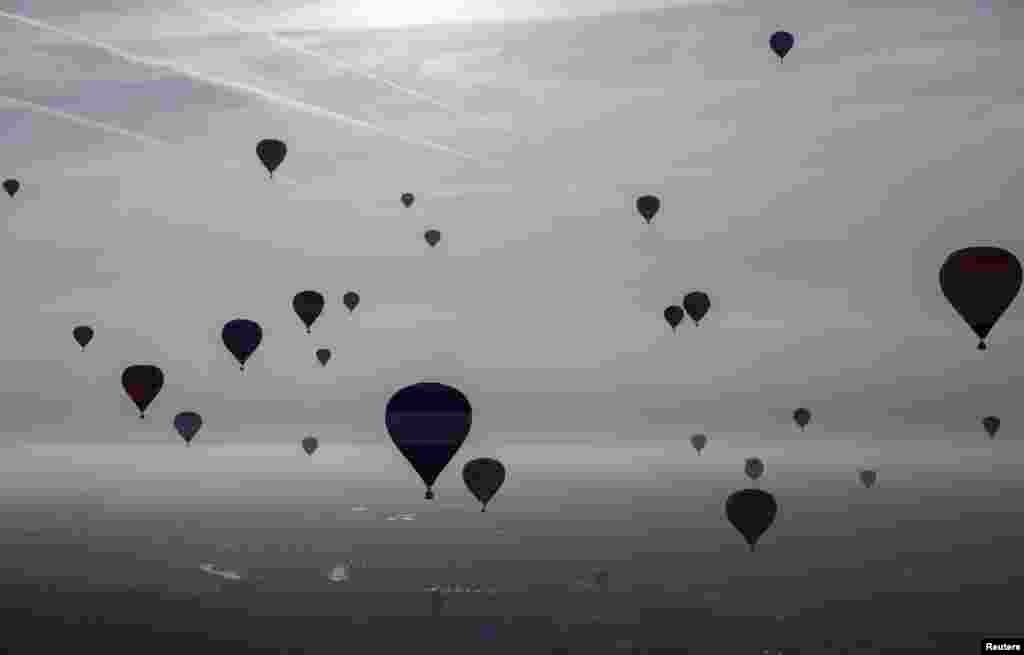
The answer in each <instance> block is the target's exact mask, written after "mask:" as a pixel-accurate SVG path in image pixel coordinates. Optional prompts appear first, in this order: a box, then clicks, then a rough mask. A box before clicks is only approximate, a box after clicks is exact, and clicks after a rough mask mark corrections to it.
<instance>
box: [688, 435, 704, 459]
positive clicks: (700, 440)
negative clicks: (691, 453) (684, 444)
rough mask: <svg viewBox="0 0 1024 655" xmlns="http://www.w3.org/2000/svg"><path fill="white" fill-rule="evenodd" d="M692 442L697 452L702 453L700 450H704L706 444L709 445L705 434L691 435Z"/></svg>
mask: <svg viewBox="0 0 1024 655" xmlns="http://www.w3.org/2000/svg"><path fill="white" fill-rule="evenodd" d="M690 444H691V445H692V446H693V449H694V450H696V451H697V454H698V455H700V451H702V450H704V446H706V445H708V438H707V436H706V435H703V434H695V435H693V436H692V437H690Z"/></svg>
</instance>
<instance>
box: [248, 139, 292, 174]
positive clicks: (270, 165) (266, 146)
mask: <svg viewBox="0 0 1024 655" xmlns="http://www.w3.org/2000/svg"><path fill="white" fill-rule="evenodd" d="M287 154H288V146H286V145H285V144H284V141H279V140H277V139H263V140H262V141H260V142H259V143H257V144H256V156H257V157H259V158H260V161H261V162H263V166H264V167H265V168H266V169H267V172H268V173H270V176H271V177H273V176H274V171H275V170H277V167H278V166H280V165H281V162H283V161H284V157H285V155H287Z"/></svg>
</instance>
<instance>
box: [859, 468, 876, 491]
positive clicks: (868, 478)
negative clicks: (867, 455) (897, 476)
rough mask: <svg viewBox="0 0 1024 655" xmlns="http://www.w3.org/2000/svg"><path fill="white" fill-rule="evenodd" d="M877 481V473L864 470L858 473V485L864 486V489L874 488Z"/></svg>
mask: <svg viewBox="0 0 1024 655" xmlns="http://www.w3.org/2000/svg"><path fill="white" fill-rule="evenodd" d="M877 480H878V473H876V472H875V471H873V470H871V469H865V470H863V471H861V472H860V483H861V484H863V485H864V487H865V488H866V489H870V488H871V487H873V486H875V482H876V481H877Z"/></svg>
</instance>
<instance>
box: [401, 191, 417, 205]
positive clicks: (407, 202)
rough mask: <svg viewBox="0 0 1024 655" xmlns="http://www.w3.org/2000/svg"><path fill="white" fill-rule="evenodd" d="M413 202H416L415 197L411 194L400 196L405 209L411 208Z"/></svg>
mask: <svg viewBox="0 0 1024 655" xmlns="http://www.w3.org/2000/svg"><path fill="white" fill-rule="evenodd" d="M415 200H416V196H414V195H412V194H411V193H403V194H402V204H403V205H405V206H406V208H409V207H412V203H413V202H414V201H415Z"/></svg>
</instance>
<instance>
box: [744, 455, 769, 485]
mask: <svg viewBox="0 0 1024 655" xmlns="http://www.w3.org/2000/svg"><path fill="white" fill-rule="evenodd" d="M743 472H744V473H746V474H747V477H748V478H750V479H751V480H756V479H758V478H760V477H761V476H762V475H763V474H764V462H762V461H761V460H760V459H758V458H757V457H748V458H747V461H746V462H744V464H743Z"/></svg>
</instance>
